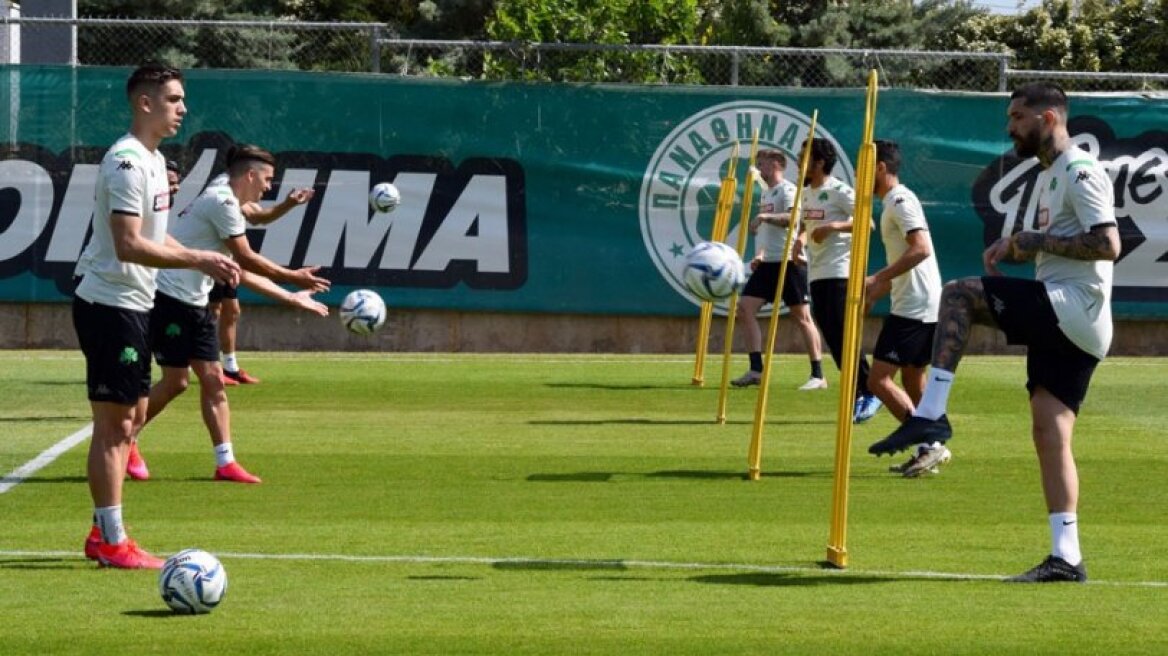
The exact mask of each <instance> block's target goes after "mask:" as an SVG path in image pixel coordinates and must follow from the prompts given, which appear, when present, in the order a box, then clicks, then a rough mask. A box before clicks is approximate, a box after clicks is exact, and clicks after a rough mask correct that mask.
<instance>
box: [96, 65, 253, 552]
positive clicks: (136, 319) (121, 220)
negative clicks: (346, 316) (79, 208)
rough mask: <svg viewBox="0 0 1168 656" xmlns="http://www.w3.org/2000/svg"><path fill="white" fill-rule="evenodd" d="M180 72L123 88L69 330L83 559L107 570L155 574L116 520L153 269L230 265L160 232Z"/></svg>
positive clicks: (230, 273) (157, 73) (138, 413)
mask: <svg viewBox="0 0 1168 656" xmlns="http://www.w3.org/2000/svg"><path fill="white" fill-rule="evenodd" d="M182 79H183V78H182V73H181V72H179V71H178V70H177V69H174V68H171V67H169V66H164V65H162V64H147V65H144V66H141V67H139V68H138V69H137V70H135V71H134V72H133V73H132V74H131V75H130V78H129V80H128V81H127V83H126V96H127V98H128V100H129V103H130V108H131V112H132V114H133V119H132V122H131V124H130V131H129V133H128V134H126V135H124V136H123V137H122V138H121V139H119V140H118V141H117V143H115V144H114V145H113V146H112V147H111V148H110V149H109V150H108V151H107V152H106V154H105V157H103V158H102V161H101V166H100V168H99V172H98V178H97V185H96V194H95V198H96V206H95V208H94V213H93V236H92V237H91V238H90V240H89V244H88V245H86V247H85V251H84V252H83V253H82V256H81V258H80V261H81V262H84V265H83V266H81V265H79V267H78V273H79V274H80V275H81V276H82V277H81V281H80V283H79V284H78V286H77V290H76V291H75V292H74V298H73V326H74V328H75V329H76V331H77V339H78V342H79V343H80V345H81V351H82V353H84V355H85V382H86V387H87V389H88V396H89V402H90V408H91V410H92V412H93V437H92V438H91V440H90V444H89V459H88V463H87V472H88V477H89V493H90V496H91V497H92V498H93V505H94V512H93V527H92V529H91V530H90V533H89V536H88V537H87V538H86V541H85V555H86V557H88V558H90V559H92V560H96V561H98V562H99V563H100V564H102V565H104V566H107V567H117V568H122V569H139V568H146V569H160V568H161V567H162V563H163V561H162V560H161V559H159V558H155V557H154V556H152V555H150V554H149V553H147V552H146V551H144V550H143V549H141V548H139V547H138V545H137V543H136V542H135V541H134V540H131V539H130V538H129V537H128V536H127V535H126V530H125V525H124V524H123V522H122V479H123V477H124V476H125V471H126V460H127V455H128V452H129V447H130V439H131V437H132V436H133V435H134V433H135V432H136V431H137V430H138V428H140V427H141V426H142V423H143V422H144V421H145V419H146V404H147V395H148V394H149V390H150V348H149V344H148V338H147V326H148V321H149V314H150V310H151V308H152V307H153V305H154V290H155V274H156V273H157V270H158V268H196V269H198V270H199V271H201V272H203V273H204V274H206V275H208V276H211V277H213V278H215V279H217V280H221V281H223V282H227V283H235V282H237V281H238V280H239V266H238V265H237V264H235V262H234V261H232V260H231V258H229V257H227V256H225V255H223V254H222V253H215V252H211V251H198V250H190V249H187V248H185V247H183V246H182V245H180V244H178V243H177V242H175V241H174V240H173V239H170V238H169V237H168V236H167V233H166V227H167V219H168V212H169V210H170V189H169V187H168V185H167V177H166V159H165V158H164V157H163V155H162V153H161V152H159V150H158V146H159V144H161V143H162V140H163V139H165V138H167V137H173V136H174V135H175V134H176V133H177V132H178V129H179V127H180V126H181V125H182V121H183V117H184V116H185V115H186V111H187V110H186V104H185V103H184V99H185V93H184V91H183V83H182Z"/></svg>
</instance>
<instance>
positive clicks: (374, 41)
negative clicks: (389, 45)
mask: <svg viewBox="0 0 1168 656" xmlns="http://www.w3.org/2000/svg"><path fill="white" fill-rule="evenodd" d="M369 59H370V62H369V68H371V69H373V72H374V73H380V72H381V26H380V25H374V26H373V31H372V32H370V37H369Z"/></svg>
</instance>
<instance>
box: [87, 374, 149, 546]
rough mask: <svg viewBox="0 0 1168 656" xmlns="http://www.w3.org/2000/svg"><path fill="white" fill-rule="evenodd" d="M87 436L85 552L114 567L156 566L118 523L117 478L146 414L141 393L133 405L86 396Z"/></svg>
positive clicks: (122, 473)
mask: <svg viewBox="0 0 1168 656" xmlns="http://www.w3.org/2000/svg"><path fill="white" fill-rule="evenodd" d="M90 407H91V408H92V410H93V436H92V438H91V439H90V442H89V456H88V460H87V462H86V472H87V474H88V478H89V495H90V496H91V497H92V498H93V507H94V526H93V528H92V529H91V530H90V532H89V535H88V536H87V538H86V541H85V555H86V556H87V557H89V558H91V559H93V560H97V561H98V562H99V563H101V564H102V565H104V566H107V567H116V568H120V569H161V568H162V563H163V561H162V560H161V559H158V558H155V557H154V556H151V555H150V554H148V553H146V552H145V551H142V550H141V549H139V548H138V545H137V544H136V543H135V542H134V541H133V540H131V539H130V538H129V537H128V536H127V535H126V529H125V525H124V524H123V522H122V479H123V477H124V476H125V471H126V462H127V460H128V458H129V451H130V438H131V437H132V436H133V435H134V434H135V433H136V432H137V431H138V430H139V429H140V428H141V423H142V421H144V418H145V416H146V398H145V397H143V398H142V399H139V400H138V402H137V403H135V404H133V405H123V404H120V403H110V402H104V401H92V402H90Z"/></svg>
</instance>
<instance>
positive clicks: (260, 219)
mask: <svg viewBox="0 0 1168 656" xmlns="http://www.w3.org/2000/svg"><path fill="white" fill-rule="evenodd" d="M315 194H316V190H315V189H311V188H304V189H293V190H292V191H290V192H288V195H287V196H285V197H284V200H282V201H280V202H278V203H276V204H275V205H272V206H271V207H264V206H263V205H261V204H259V203H244V204H243V205H242V206H241V207H240V208H239V209H240V211H242V212H243V218H245V219H247V222H248V223H250V224H252V225H267V224H269V223H272V222H273V221H275V220H276V219H279V218H280V217H282V216H284V215H285V214H287V213H288V212H291V211H292V208H294V207H296V206H298V205H303V204H305V203H307V202H308V201H310V200H312V197H313V196H314V195H315Z"/></svg>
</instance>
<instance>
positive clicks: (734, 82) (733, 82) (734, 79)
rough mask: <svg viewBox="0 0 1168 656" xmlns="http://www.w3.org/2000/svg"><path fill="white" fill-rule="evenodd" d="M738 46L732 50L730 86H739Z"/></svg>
mask: <svg viewBox="0 0 1168 656" xmlns="http://www.w3.org/2000/svg"><path fill="white" fill-rule="evenodd" d="M738 57H739V54H738V48H735V49H734V50H732V51H731V52H730V86H732V87H736V86H738Z"/></svg>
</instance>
